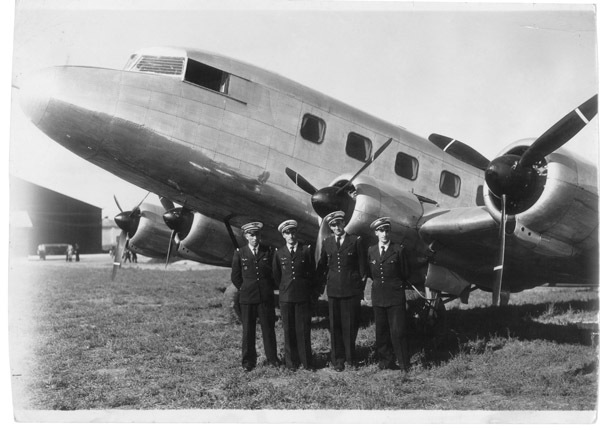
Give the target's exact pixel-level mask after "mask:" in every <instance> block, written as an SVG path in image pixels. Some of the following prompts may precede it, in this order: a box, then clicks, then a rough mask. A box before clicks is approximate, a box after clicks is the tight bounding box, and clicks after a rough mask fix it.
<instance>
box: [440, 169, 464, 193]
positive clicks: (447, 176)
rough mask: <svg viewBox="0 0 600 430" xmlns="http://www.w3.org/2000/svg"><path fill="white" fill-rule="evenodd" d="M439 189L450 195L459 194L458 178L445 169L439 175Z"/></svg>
mask: <svg viewBox="0 0 600 430" xmlns="http://www.w3.org/2000/svg"><path fill="white" fill-rule="evenodd" d="M440 191H441V192H442V193H444V194H446V195H449V196H452V197H458V195H459V194H460V178H459V177H458V176H456V175H455V174H454V173H450V172H448V171H446V170H444V171H443V172H442V174H441V175H440Z"/></svg>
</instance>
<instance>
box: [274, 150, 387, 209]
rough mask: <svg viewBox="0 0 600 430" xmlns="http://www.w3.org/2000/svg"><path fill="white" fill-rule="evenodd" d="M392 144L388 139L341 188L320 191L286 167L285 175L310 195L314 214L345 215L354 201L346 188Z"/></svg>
mask: <svg viewBox="0 0 600 430" xmlns="http://www.w3.org/2000/svg"><path fill="white" fill-rule="evenodd" d="M391 143H392V139H391V138H390V139H388V141H387V142H385V143H384V144H383V145H382V146H381V147H380V148H379V149H378V150H377V152H375V154H373V155H372V156H371V157H370V158H369V159H368V160H367V161H366V162H365V164H364V165H363V166H362V167H361V168H360V169H359V170H358V172H356V173H355V174H354V175H353V176H352V178H350V180H349V181H346V182H345V184H344V185H342V186H336V185H333V186H329V187H324V188H321V189H318V188H316V187H315V186H314V185H312V184H311V183H310V182H309V181H308V180H307V179H306V178H304V176H302V175H300V174H299V173H297V172H295V171H294V170H292V169H290V168H289V167H286V169H285V173H286V174H287V176H288V177H289V178H290V179H291V180H292V181H293V182H294V183H295V184H296V185H298V187H299V188H300V189H302V190H303V191H305V192H306V193H308V194H310V195H311V196H312V197H311V203H312V206H313V209H314V210H315V212H316V213H317V214H318V215H319V216H320V217H321V218H324V217H325V216H327V215H328V214H330V213H331V212H335V211H344V212H345V213H346V214H349V213H350V212H351V210H350V209H352V208H353V206H354V200H353V199H352V197H351V196H350V195H349V194H348V193H344V192H343V191H345V190H346V189H347V188H349V187H350V186H352V181H354V180H355V179H356V178H357V177H358V176H359V175H360V174H361V173H362V172H363V171H364V170H365V169H366V168H367V167H369V166H370V165H371V164H372V163H373V161H375V160H376V159H377V158H378V157H379V156H380V155H381V154H382V153H383V151H384V150H385V149H386V148H387V147H388V146H389V145H390V144H391Z"/></svg>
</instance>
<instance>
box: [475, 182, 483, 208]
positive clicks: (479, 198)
mask: <svg viewBox="0 0 600 430" xmlns="http://www.w3.org/2000/svg"><path fill="white" fill-rule="evenodd" d="M475 204H476V205H477V206H485V200H483V185H480V186H478V187H477V194H476V195H475Z"/></svg>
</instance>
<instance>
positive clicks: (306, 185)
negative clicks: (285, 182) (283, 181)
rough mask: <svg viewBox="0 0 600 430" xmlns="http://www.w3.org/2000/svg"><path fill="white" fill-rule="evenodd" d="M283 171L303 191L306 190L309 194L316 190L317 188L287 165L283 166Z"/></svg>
mask: <svg viewBox="0 0 600 430" xmlns="http://www.w3.org/2000/svg"><path fill="white" fill-rule="evenodd" d="M285 173H286V175H288V178H290V179H291V180H292V181H294V183H295V184H296V185H298V186H299V187H300V188H301V189H302V190H303V191H305V192H307V193H308V194H310V195H311V196H312V195H313V194H314V193H316V192H317V189H316V188H315V187H314V186H313V185H312V184H311V183H310V182H308V181H307V180H306V179H305V178H304V177H303V176H302V175H300V174H299V173H297V172H295V171H293V170H292V169H290V168H289V167H286V168H285Z"/></svg>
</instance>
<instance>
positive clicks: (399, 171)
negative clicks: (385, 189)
mask: <svg viewBox="0 0 600 430" xmlns="http://www.w3.org/2000/svg"><path fill="white" fill-rule="evenodd" d="M394 170H395V171H396V175H398V176H402V177H403V178H406V179H410V180H411V181H414V180H415V179H417V174H418V173H419V161H418V160H417V159H416V158H415V157H411V156H410V155H408V154H405V153H404V152H399V153H398V154H397V155H396V164H395V165H394Z"/></svg>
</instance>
